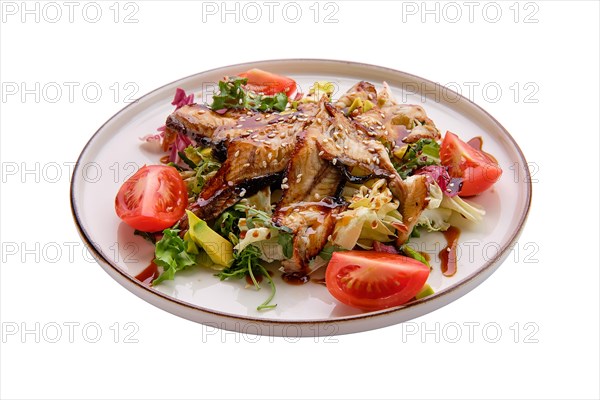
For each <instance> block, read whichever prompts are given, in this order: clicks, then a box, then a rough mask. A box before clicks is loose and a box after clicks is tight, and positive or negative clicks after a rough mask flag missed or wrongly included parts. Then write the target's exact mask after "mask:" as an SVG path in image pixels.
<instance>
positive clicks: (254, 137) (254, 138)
mask: <svg viewBox="0 0 600 400" xmlns="http://www.w3.org/2000/svg"><path fill="white" fill-rule="evenodd" d="M257 137H258V135H257V134H256V133H255V134H254V135H252V137H251V138H250V139H252V140H256V138H257Z"/></svg>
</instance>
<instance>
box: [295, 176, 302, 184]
mask: <svg viewBox="0 0 600 400" xmlns="http://www.w3.org/2000/svg"><path fill="white" fill-rule="evenodd" d="M301 180H302V177H301V176H300V175H298V176H297V177H296V183H300V181H301Z"/></svg>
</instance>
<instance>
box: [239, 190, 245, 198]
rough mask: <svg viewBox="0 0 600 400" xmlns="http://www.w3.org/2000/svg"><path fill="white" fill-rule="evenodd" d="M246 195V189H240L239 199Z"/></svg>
mask: <svg viewBox="0 0 600 400" xmlns="http://www.w3.org/2000/svg"><path fill="white" fill-rule="evenodd" d="M245 195H246V189H242V191H241V192H240V197H244V196H245Z"/></svg>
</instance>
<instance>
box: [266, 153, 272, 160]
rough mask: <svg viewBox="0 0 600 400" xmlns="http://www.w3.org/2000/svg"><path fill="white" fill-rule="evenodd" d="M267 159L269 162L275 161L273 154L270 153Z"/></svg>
mask: <svg viewBox="0 0 600 400" xmlns="http://www.w3.org/2000/svg"><path fill="white" fill-rule="evenodd" d="M267 158H268V159H269V161H271V160H272V159H273V153H268V154H267Z"/></svg>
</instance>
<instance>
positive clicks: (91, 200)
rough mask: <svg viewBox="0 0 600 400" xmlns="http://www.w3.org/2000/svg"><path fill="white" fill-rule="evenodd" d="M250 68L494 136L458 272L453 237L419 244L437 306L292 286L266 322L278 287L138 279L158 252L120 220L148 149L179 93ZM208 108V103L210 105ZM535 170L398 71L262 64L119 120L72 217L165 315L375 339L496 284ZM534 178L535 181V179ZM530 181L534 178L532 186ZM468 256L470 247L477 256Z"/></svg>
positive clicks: (474, 115)
mask: <svg viewBox="0 0 600 400" xmlns="http://www.w3.org/2000/svg"><path fill="white" fill-rule="evenodd" d="M249 68H261V69H265V70H268V71H272V72H275V73H277V74H283V75H288V76H291V77H292V78H294V79H295V80H296V81H297V82H298V84H299V86H300V88H301V89H304V90H307V89H308V88H309V87H310V85H312V83H313V82H314V81H316V80H328V81H331V82H334V83H335V84H336V85H337V91H338V92H337V93H336V94H334V96H339V94H340V93H343V92H345V91H346V90H347V89H348V88H349V87H350V86H351V85H353V84H354V83H356V82H357V81H359V80H367V81H369V82H372V83H374V84H376V86H378V87H379V86H380V85H381V83H382V82H383V81H386V82H388V84H389V85H390V86H391V88H392V90H393V92H394V93H395V95H396V98H397V99H398V100H399V101H401V102H405V103H413V104H422V105H423V106H424V107H425V110H426V111H427V113H428V115H429V116H430V117H431V118H432V119H433V121H434V122H435V124H436V126H437V127H438V128H439V129H440V131H442V132H445V131H446V130H450V131H453V132H455V133H457V134H459V136H461V137H462V138H463V139H469V138H471V137H473V136H482V137H483V140H484V146H485V150H486V151H488V152H490V153H492V154H493V155H494V156H495V157H496V158H497V159H498V162H499V164H500V166H501V167H502V168H503V170H504V172H505V173H504V174H503V176H502V178H501V179H500V181H499V182H497V183H496V185H495V186H494V188H493V189H492V190H489V191H487V192H486V193H484V194H482V195H480V196H478V197H477V198H476V202H477V203H479V204H481V205H482V206H484V207H485V209H486V210H487V215H486V216H485V219H484V222H483V223H481V224H479V225H477V226H471V225H469V224H465V223H463V222H462V221H457V223H458V224H459V225H460V227H461V229H462V234H461V237H460V243H461V244H462V245H461V246H459V251H458V257H459V258H458V272H457V273H456V275H454V276H453V277H451V278H447V277H444V276H442V274H441V273H440V268H439V265H440V261H439V258H438V256H437V253H438V252H439V250H440V249H442V248H443V247H444V246H445V240H444V238H443V236H442V235H441V234H437V233H433V234H425V235H422V238H421V239H419V240H413V241H412V243H414V245H415V246H416V247H418V248H419V250H422V251H426V252H428V253H430V255H431V257H432V264H433V266H434V269H433V272H432V274H431V276H430V278H429V281H428V282H429V284H430V285H431V286H432V287H433V288H434V290H435V292H436V293H435V295H433V296H430V297H428V298H425V299H422V300H420V301H416V302H413V303H410V304H407V305H404V306H401V307H397V308H392V309H387V310H383V311H378V312H370V313H365V312H361V311H360V310H356V309H353V308H351V307H347V306H344V305H342V304H340V303H338V302H337V301H336V300H335V299H334V298H333V297H332V296H331V295H330V294H329V293H328V291H327V289H326V288H325V286H323V285H321V284H317V283H312V282H310V283H308V284H305V285H301V286H295V285H289V284H286V283H284V282H282V281H281V280H280V279H279V278H276V284H277V295H276V298H275V302H276V303H277V307H276V308H275V309H273V310H268V311H257V310H256V306H257V305H258V304H260V303H262V302H263V301H264V299H265V298H266V297H267V296H268V294H269V288H268V285H266V284H263V286H264V287H263V289H262V290H260V291H255V290H254V289H252V288H245V287H244V286H245V282H244V281H231V282H227V281H226V282H221V281H219V280H218V279H217V278H216V277H214V276H213V271H208V270H200V269H199V268H196V269H192V270H190V271H184V272H182V273H180V274H178V276H177V277H176V279H175V280H174V281H169V282H166V283H164V284H161V285H159V286H158V287H155V288H150V287H148V286H146V285H144V284H142V283H141V282H139V281H138V280H136V279H135V278H134V276H135V275H137V273H138V272H140V271H141V270H142V269H143V268H144V267H146V266H147V265H148V263H149V262H150V261H151V260H152V255H153V246H152V245H150V244H149V243H147V242H145V241H144V240H143V239H142V238H140V237H138V236H134V235H133V230H132V229H131V228H129V227H128V226H126V225H125V224H123V223H121V222H120V220H119V219H118V217H117V216H116V214H115V211H114V198H115V195H116V193H117V191H118V189H119V187H120V185H121V184H122V183H123V182H124V181H125V180H126V179H127V177H128V176H130V175H131V174H133V173H134V172H135V171H136V170H137V168H138V167H140V166H142V165H144V164H156V163H158V162H159V158H160V156H162V153H160V152H159V151H157V150H156V149H155V147H153V146H148V145H145V144H142V142H140V140H139V138H140V137H141V136H144V135H146V134H148V133H153V132H155V130H156V128H157V127H159V126H161V125H163V124H164V122H165V119H166V117H167V116H168V115H169V113H171V112H172V110H173V106H172V105H171V104H170V102H171V100H172V98H173V94H174V92H175V89H176V88H177V87H181V88H183V89H185V90H186V91H187V92H188V93H189V92H191V91H193V92H194V93H199V92H201V91H203V92H204V93H210V92H212V91H213V90H214V88H215V87H216V82H218V81H219V79H220V78H222V77H223V76H226V75H235V74H236V73H239V72H241V71H245V70H247V69H249ZM200 100H207V99H206V98H204V99H200ZM525 165H526V161H525V158H524V156H523V154H522V152H521V150H520V149H519V147H518V146H517V144H516V143H515V141H514V140H513V138H512V137H511V136H510V135H509V133H508V132H507V131H506V130H505V129H504V128H503V127H502V126H501V125H500V124H499V123H498V121H496V120H495V119H494V118H493V117H492V116H490V115H489V114H488V113H486V112H485V111H484V110H483V109H481V108H480V107H479V106H477V105H475V104H474V103H472V102H470V101H469V100H467V99H466V98H464V97H461V96H460V95H458V94H456V93H454V92H452V91H450V90H449V89H446V88H444V87H442V86H439V85H437V84H434V83H433V82H430V81H428V80H425V79H422V78H419V77H417V76H414V75H410V74H407V73H404V72H400V71H395V70H391V69H387V68H382V67H377V66H372V65H366V64H358V63H351V62H344V61H330V60H277V61H261V62H254V63H248V64H241V65H233V66H229V67H223V68H219V69H215V70H212V71H207V72H202V73H199V74H196V75H193V76H190V77H187V78H183V79H181V80H179V81H176V82H173V83H170V84H168V85H166V86H163V87H161V88H159V89H157V90H155V91H153V92H151V93H149V94H147V95H145V96H144V97H142V98H141V99H139V101H138V102H136V103H133V104H131V105H129V106H127V107H125V108H124V109H123V110H121V111H120V112H118V113H117V114H116V115H115V116H113V117H112V118H111V119H109V120H108V121H107V122H106V123H105V124H104V125H103V126H102V127H101V128H100V129H99V130H98V131H97V132H96V133H95V134H94V135H93V136H92V138H91V139H90V141H89V142H88V144H87V145H86V147H85V148H84V149H83V151H82V153H81V155H80V157H79V160H78V162H77V165H76V167H75V170H74V173H73V179H72V186H71V205H72V210H73V215H74V218H75V223H76V225H77V228H78V230H79V232H80V234H81V236H82V238H83V240H84V241H85V242H86V244H87V245H88V246H89V248H90V249H91V250H92V252H93V253H94V254H95V256H96V258H97V261H98V263H99V264H100V265H101V266H102V267H103V268H104V269H105V270H106V271H107V272H108V273H109V274H110V275H111V276H112V277H113V278H114V279H115V280H116V281H117V282H119V283H120V284H121V285H123V286H124V287H126V288H127V289H128V290H130V291H131V292H133V293H135V294H136V295H137V296H139V297H141V298H143V299H144V300H146V301H148V302H149V303H151V304H154V305H155V306H157V307H159V308H162V309H164V310H166V311H169V312H171V313H173V314H176V315H179V316H181V317H183V318H187V319H190V320H193V321H196V322H200V323H203V324H209V325H212V326H214V327H218V328H223V329H227V330H235V331H241V332H245V333H251V334H254V333H258V334H265V335H284V336H314V335H334V334H344V333H351V332H359V331H364V330H369V329H375V328H379V327H383V326H387V325H391V324H396V323H399V322H403V321H407V320H410V319H412V318H416V317H418V316H421V315H423V314H426V313H428V312H431V311H433V310H435V309H437V308H440V307H442V306H444V305H446V304H448V303H450V302H452V301H454V300H456V299H457V298H459V297H461V296H463V295H464V294H466V293H468V292H469V291H470V290H472V289H473V288H474V287H476V286H477V285H479V284H480V283H481V282H483V281H484V280H485V279H486V278H488V277H489V276H490V275H491V274H492V273H493V272H494V271H495V270H496V268H497V267H498V266H499V265H500V264H501V262H502V261H503V260H504V259H505V258H506V256H507V255H508V250H509V249H510V247H511V245H512V244H513V243H514V242H515V241H516V240H517V238H518V236H519V234H520V231H521V229H522V228H523V224H524V223H525V219H526V217H527V213H528V210H529V205H530V199H531V185H530V183H528V182H530V180H529V179H520V180H516V181H515V180H514V179H513V174H512V173H510V170H509V167H511V166H513V168H514V167H515V166H516V167H518V168H520V169H523V166H525ZM525 170H526V169H525ZM526 178H527V177H526ZM465 244H468V245H465Z"/></svg>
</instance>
